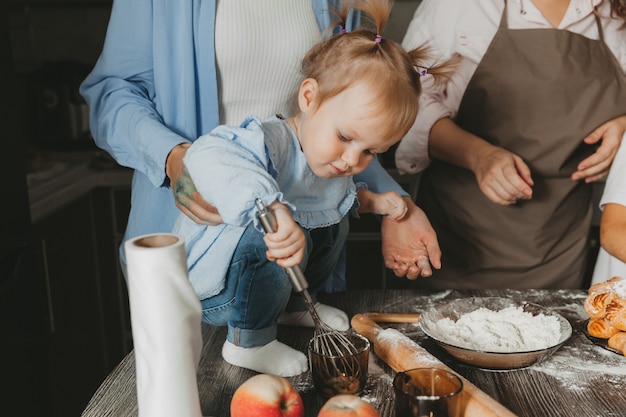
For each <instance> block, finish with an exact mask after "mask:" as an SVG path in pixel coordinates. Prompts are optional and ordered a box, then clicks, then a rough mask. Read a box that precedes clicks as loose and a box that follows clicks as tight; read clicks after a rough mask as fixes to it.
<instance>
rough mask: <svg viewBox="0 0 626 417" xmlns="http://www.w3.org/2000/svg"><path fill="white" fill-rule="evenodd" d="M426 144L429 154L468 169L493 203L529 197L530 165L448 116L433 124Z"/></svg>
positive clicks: (507, 202)
mask: <svg viewBox="0 0 626 417" xmlns="http://www.w3.org/2000/svg"><path fill="white" fill-rule="evenodd" d="M428 143H429V150H430V154H431V156H432V157H434V158H437V159H441V160H443V161H446V162H449V163H451V164H454V165H458V166H460V167H463V168H467V169H469V170H471V171H472V172H473V173H474V174H475V176H476V180H477V182H478V186H479V187H480V189H481V191H482V192H483V193H484V194H485V195H486V196H487V198H489V199H490V200H491V201H493V202H494V203H497V204H501V205H510V204H515V202H517V200H520V199H524V200H527V199H530V198H531V197H532V185H533V180H532V177H531V175H530V168H529V167H528V165H526V163H524V161H523V160H522V158H520V157H519V156H517V155H516V154H514V153H512V152H510V151H508V150H506V149H504V148H501V147H498V146H494V145H492V144H490V143H488V142H487V141H485V140H483V139H481V138H480V137H478V136H475V135H473V134H471V133H469V132H467V131H466V130H463V129H461V128H460V127H458V126H457V125H456V124H455V123H454V122H453V121H452V120H450V119H449V118H443V119H440V120H438V121H437V122H436V123H435V124H434V126H433V128H432V129H431V132H430V137H429V141H428Z"/></svg>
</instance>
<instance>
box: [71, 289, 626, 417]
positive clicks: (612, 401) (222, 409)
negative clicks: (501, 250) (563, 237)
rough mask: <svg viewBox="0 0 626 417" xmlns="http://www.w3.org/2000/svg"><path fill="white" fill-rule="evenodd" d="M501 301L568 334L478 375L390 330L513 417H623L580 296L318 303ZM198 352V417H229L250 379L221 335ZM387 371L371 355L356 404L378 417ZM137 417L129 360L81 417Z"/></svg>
mask: <svg viewBox="0 0 626 417" xmlns="http://www.w3.org/2000/svg"><path fill="white" fill-rule="evenodd" d="M470 296H505V297H513V298H515V299H520V300H526V301H528V302H532V303H536V304H540V305H543V306H546V307H548V308H550V309H553V310H555V311H557V312H558V313H560V314H561V315H563V316H564V317H566V318H567V319H568V320H569V321H570V323H571V324H572V326H573V328H574V333H573V335H572V337H571V339H570V340H569V341H568V342H567V343H566V344H565V345H564V346H563V347H561V349H559V350H558V351H557V352H556V353H555V354H554V355H553V356H551V357H550V358H549V359H547V360H546V361H544V362H542V363H540V364H536V365H534V366H532V367H530V368H526V369H521V370H515V371H499V372H493V371H485V370H480V369H476V368H472V367H469V366H466V365H461V364H459V363H457V362H455V361H453V360H452V359H450V357H449V356H448V355H447V353H446V352H445V351H443V350H442V349H440V348H439V347H438V346H437V345H435V344H434V343H433V342H432V341H430V340H429V339H428V338H427V337H426V336H425V335H424V334H423V333H422V332H421V331H420V330H419V329H418V327H417V326H416V325H415V324H395V325H385V324H383V326H384V327H394V328H396V329H398V330H400V331H401V332H403V333H405V334H406V335H408V336H409V337H410V338H412V339H414V340H416V341H417V342H418V343H420V344H421V345H422V346H423V347H425V348H426V349H427V350H429V351H430V352H431V353H432V354H433V355H435V356H437V357H438V358H439V359H441V360H442V361H444V363H446V364H447V365H448V366H450V367H451V368H453V369H454V370H455V371H457V372H458V373H459V374H461V375H463V376H464V377H465V378H467V379H468V380H469V381H471V382H472V383H473V384H475V385H476V386H477V387H479V388H480V389H482V390H483V391H485V392H486V393H487V394H489V395H490V396H492V397H493V398H495V399H496V400H498V401H499V402H500V403H502V404H503V405H505V406H506V407H507V408H508V409H510V410H511V411H513V412H514V413H516V414H518V415H519V416H528V417H541V416H555V417H567V416H572V417H574V416H575V417H581V416H585V417H589V416H602V417H605V416H626V358H624V357H623V356H621V355H617V354H615V353H612V352H609V351H608V350H605V349H603V348H601V347H599V346H597V345H594V344H593V343H592V342H591V341H590V340H589V339H588V338H587V337H586V336H585V334H584V333H583V332H582V329H583V327H582V324H583V323H584V321H585V320H586V318H587V317H586V313H585V311H584V309H583V301H584V299H585V296H586V292H584V291H570V290H558V291H548V290H527V291H513V290H498V291H496V290H480V291H478V290H477V291H445V292H424V291H416V290H352V291H348V292H346V293H341V294H333V295H330V296H326V297H324V298H323V299H322V301H324V302H325V303H327V304H331V305H334V306H337V307H339V308H342V309H343V310H344V311H346V312H347V313H348V314H349V315H350V317H352V315H354V314H357V313H363V312H405V313H406V312H421V311H423V310H424V309H425V308H426V307H428V306H430V305H432V304H433V303H436V302H438V301H440V300H442V299H450V298H458V297H470ZM202 331H203V338H204V347H203V352H202V358H201V361H200V366H199V370H198V387H199V392H200V402H201V406H202V411H203V414H204V415H205V416H214V417H225V416H228V415H229V404H230V399H231V398H232V395H233V393H234V391H235V389H236V388H237V387H238V386H239V385H240V384H241V383H242V382H243V381H245V380H246V379H247V378H249V377H251V376H253V375H255V372H253V371H249V370H246V369H241V368H237V367H234V366H231V365H229V364H227V363H225V362H224V360H223V359H222V357H221V353H220V350H221V346H222V344H223V342H224V340H225V338H226V329H225V328H216V327H212V326H208V325H203V330H202ZM312 334H313V330H312V329H300V328H290V327H280V328H279V335H278V339H279V340H281V341H283V342H284V343H287V344H288V345H290V346H293V347H295V348H297V349H300V350H301V351H303V352H306V344H307V342H308V341H309V339H310V338H311V336H312ZM393 375H394V371H393V370H391V369H390V368H389V367H388V366H387V365H386V364H385V363H384V362H382V361H381V360H380V359H378V358H377V357H376V355H375V354H373V353H372V355H371V357H370V365H369V377H368V383H367V386H366V388H365V390H364V392H363V393H362V394H361V397H363V398H365V399H366V400H368V401H370V402H371V403H372V404H374V406H375V407H376V408H377V409H378V410H379V412H380V414H381V416H382V417H393V416H394V411H393V406H394V404H393V390H392V387H391V381H392V377H393ZM290 380H291V382H292V384H293V385H294V386H295V387H296V388H297V389H298V391H299V392H300V394H301V396H302V399H303V401H304V405H305V410H306V416H307V417H315V416H317V413H318V411H319V408H320V407H321V406H322V404H323V402H324V401H323V400H322V399H321V398H320V397H319V396H318V395H317V393H316V392H315V390H314V389H313V384H312V381H311V377H310V373H309V372H306V373H304V374H302V375H299V376H297V377H293V378H290ZM136 415H137V397H136V389H135V359H134V356H133V353H132V352H131V353H130V354H129V355H128V356H126V358H124V360H123V361H122V362H121V363H120V364H119V366H118V367H117V368H116V369H115V370H114V371H113V372H112V373H111V374H110V375H109V377H108V378H107V379H106V380H105V381H104V383H103V384H102V386H101V387H100V388H99V389H98V391H97V392H96V393H95V394H94V396H93V398H92V399H91V401H90V402H89V404H88V405H87V408H86V409H85V411H84V412H83V414H82V416H83V417H106V416H115V417H127V416H136Z"/></svg>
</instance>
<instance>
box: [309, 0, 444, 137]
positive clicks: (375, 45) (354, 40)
mask: <svg viewBox="0 0 626 417" xmlns="http://www.w3.org/2000/svg"><path fill="white" fill-rule="evenodd" d="M392 6H393V1H392V0H358V1H357V0H347V1H342V3H341V9H340V10H338V11H337V12H336V16H337V18H338V21H337V22H336V23H335V29H336V28H337V27H340V28H342V29H343V28H345V26H346V23H347V18H348V15H349V11H350V7H353V8H355V9H358V10H360V11H362V12H363V13H365V14H366V15H365V16H363V14H362V16H361V19H362V20H366V19H367V18H369V19H371V22H372V24H373V26H374V29H373V30H375V32H373V31H372V30H370V29H367V28H365V27H360V28H357V29H356V30H353V31H350V32H345V33H344V32H343V31H341V33H337V34H335V35H333V36H331V37H330V38H329V39H327V40H325V41H323V42H321V43H319V44H318V45H316V46H314V47H313V48H312V49H311V50H310V51H309V52H308V53H307V54H306V56H305V57H304V59H303V61H302V72H303V75H304V77H305V78H313V79H315V80H316V81H317V82H318V84H319V86H320V96H319V97H320V100H319V102H318V103H321V102H323V101H324V100H326V99H329V98H332V97H334V96H336V95H337V94H339V93H341V92H343V91H344V90H346V89H347V88H349V87H350V86H352V85H353V84H354V83H355V82H365V83H367V85H368V86H370V87H371V88H373V89H374V93H375V95H376V97H377V101H376V104H377V106H376V107H377V110H379V114H381V115H383V116H386V119H387V120H389V121H390V126H389V132H388V133H389V134H391V133H393V134H394V135H398V134H399V136H398V137H402V136H404V135H405V134H406V133H407V132H408V131H409V129H410V128H411V126H412V125H413V123H414V121H415V116H416V115H417V111H418V98H419V94H420V93H421V91H422V87H421V82H420V77H421V76H423V75H425V73H426V72H427V73H428V74H431V75H432V76H434V77H436V78H439V79H441V78H444V77H448V76H449V75H450V74H451V72H452V70H453V65H452V64H442V65H439V66H431V67H429V68H427V67H426V62H430V61H431V59H430V57H429V56H428V52H427V49H426V48H424V47H418V48H416V49H413V50H411V51H406V50H405V49H404V48H402V46H401V45H400V44H398V43H397V42H395V41H393V40H391V39H388V38H385V37H381V36H380V35H381V34H382V33H383V30H384V28H385V25H386V23H387V20H388V19H389V14H390V12H391V8H392Z"/></svg>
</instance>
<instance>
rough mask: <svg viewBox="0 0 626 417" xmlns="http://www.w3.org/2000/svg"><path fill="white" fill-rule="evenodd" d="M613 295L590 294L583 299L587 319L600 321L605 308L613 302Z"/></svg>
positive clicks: (604, 293) (608, 293) (604, 314)
mask: <svg viewBox="0 0 626 417" xmlns="http://www.w3.org/2000/svg"><path fill="white" fill-rule="evenodd" d="M614 298H615V294H614V293H613V292H610V291H607V292H600V293H596V292H591V289H590V290H589V296H587V298H586V299H585V303H584V308H585V311H586V312H587V314H589V317H591V318H592V319H601V318H604V316H606V307H607V306H608V305H609V304H610V303H611V301H613V299H614Z"/></svg>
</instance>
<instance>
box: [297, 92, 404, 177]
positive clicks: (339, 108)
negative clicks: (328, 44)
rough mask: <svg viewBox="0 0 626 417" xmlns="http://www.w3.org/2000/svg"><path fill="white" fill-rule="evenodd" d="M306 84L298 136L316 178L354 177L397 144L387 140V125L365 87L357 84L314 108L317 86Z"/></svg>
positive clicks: (388, 138)
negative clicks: (379, 155) (376, 156)
mask: <svg viewBox="0 0 626 417" xmlns="http://www.w3.org/2000/svg"><path fill="white" fill-rule="evenodd" d="M306 83H307V80H305V82H304V83H303V85H302V88H301V91H300V110H301V113H300V115H299V116H298V117H297V119H298V122H297V126H298V127H297V134H298V139H299V140H300V145H301V147H302V151H303V152H304V155H305V157H306V159H307V162H308V164H309V167H310V168H311V170H312V171H313V172H314V173H315V175H317V176H319V177H322V178H331V177H338V176H351V175H356V174H358V173H360V172H362V171H363V170H364V169H365V168H366V167H367V165H368V164H369V163H370V162H371V161H372V159H373V158H374V156H375V155H376V154H379V153H382V152H385V151H386V150H388V149H389V147H390V146H391V145H393V144H394V143H396V142H397V141H398V140H400V137H396V136H395V135H394V137H389V130H390V129H389V128H388V121H387V119H386V118H385V117H384V116H381V115H380V114H379V112H378V111H377V110H378V108H377V107H376V105H375V103H376V100H375V97H374V95H373V93H372V92H371V89H370V88H368V86H367V84H365V83H357V84H355V85H353V86H352V87H350V88H348V89H346V90H345V91H343V92H341V93H340V94H338V95H336V96H334V97H332V98H330V99H327V100H325V101H324V102H323V103H322V104H321V105H320V106H317V101H316V100H317V99H316V96H317V93H316V91H318V90H317V82H316V81H314V80H311V81H310V84H309V85H307V84H306ZM372 103H374V104H372ZM385 135H387V136H385ZM392 135H393V133H392Z"/></svg>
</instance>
